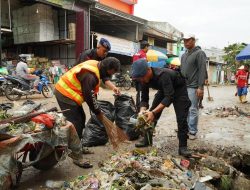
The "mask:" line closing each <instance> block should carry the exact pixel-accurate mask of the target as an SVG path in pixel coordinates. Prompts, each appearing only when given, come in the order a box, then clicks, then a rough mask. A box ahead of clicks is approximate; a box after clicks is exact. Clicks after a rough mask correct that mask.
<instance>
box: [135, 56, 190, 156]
mask: <svg viewBox="0 0 250 190" xmlns="http://www.w3.org/2000/svg"><path fill="white" fill-rule="evenodd" d="M131 75H132V78H133V79H134V80H136V81H139V82H140V83H141V85H142V100H141V103H140V112H141V113H143V114H144V115H145V116H146V117H147V121H148V122H150V123H152V122H157V120H158V119H159V118H160V116H161V113H162V111H163V109H164V108H165V107H169V106H170V105H171V104H172V103H173V106H174V109H175V114H176V119H177V124H178V139H179V154H180V155H183V156H190V155H191V152H190V151H189V150H188V149H187V138H188V135H187V133H188V124H187V115H188V110H189V107H190V105H191V103H190V100H189V99H188V94H187V88H186V83H185V79H184V78H183V77H182V75H181V73H180V71H176V70H171V69H167V68H151V67H148V64H147V61H146V60H145V59H139V60H137V61H135V62H134V63H133V64H132V71H131ZM149 88H153V89H156V90H158V91H157V93H156V94H155V98H154V100H153V103H152V106H151V108H150V109H149V110H147V109H148V108H149V104H148V102H149ZM152 143H153V142H152V131H148V133H147V135H145V137H144V139H143V141H141V142H140V143H139V144H136V146H137V147H146V146H149V145H152Z"/></svg>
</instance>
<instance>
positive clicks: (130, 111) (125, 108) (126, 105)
mask: <svg viewBox="0 0 250 190" xmlns="http://www.w3.org/2000/svg"><path fill="white" fill-rule="evenodd" d="M114 105H115V113H116V117H115V123H116V125H117V126H118V127H120V128H121V129H123V131H124V132H125V133H126V134H127V136H128V138H129V140H136V139H138V137H139V132H137V131H135V126H134V124H133V123H131V122H130V121H129V120H130V118H131V117H132V116H134V115H135V114H136V106H135V102H134V100H133V98H132V96H128V95H125V94H122V95H120V96H115V103H114Z"/></svg>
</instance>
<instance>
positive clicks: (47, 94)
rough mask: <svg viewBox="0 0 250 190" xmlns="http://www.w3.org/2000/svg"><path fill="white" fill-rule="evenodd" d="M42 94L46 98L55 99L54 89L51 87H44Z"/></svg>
mask: <svg viewBox="0 0 250 190" xmlns="http://www.w3.org/2000/svg"><path fill="white" fill-rule="evenodd" d="M42 93H43V96H44V97H45V98H51V97H53V89H52V87H51V86H50V85H47V86H45V85H44V86H43V88H42Z"/></svg>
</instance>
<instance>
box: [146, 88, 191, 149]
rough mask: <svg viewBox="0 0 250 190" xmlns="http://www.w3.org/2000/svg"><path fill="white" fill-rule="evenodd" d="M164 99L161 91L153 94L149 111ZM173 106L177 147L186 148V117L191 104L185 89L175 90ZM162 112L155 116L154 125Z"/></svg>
mask: <svg viewBox="0 0 250 190" xmlns="http://www.w3.org/2000/svg"><path fill="white" fill-rule="evenodd" d="M163 98H164V94H163V92H162V91H160V90H159V91H158V92H157V93H156V94H155V97H154V100H153V103H152V106H151V108H150V111H152V110H153V109H154V108H156V107H157V106H158V105H159V104H160V103H161V101H162V100H163ZM173 106H174V110H175V115H176V120H177V125H178V139H179V147H187V139H188V123H187V116H188V110H189V107H190V106H191V102H190V100H189V98H188V94H187V89H186V87H185V88H184V87H183V88H182V87H181V88H179V89H177V90H175V97H174V100H173ZM161 114H162V112H160V113H158V114H156V123H157V121H158V119H159V118H160V116H161Z"/></svg>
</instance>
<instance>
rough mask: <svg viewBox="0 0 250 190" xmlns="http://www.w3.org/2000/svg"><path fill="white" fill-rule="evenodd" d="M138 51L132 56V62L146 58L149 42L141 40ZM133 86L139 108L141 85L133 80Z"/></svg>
mask: <svg viewBox="0 0 250 190" xmlns="http://www.w3.org/2000/svg"><path fill="white" fill-rule="evenodd" d="M140 45H141V46H140V48H141V49H140V51H138V52H137V53H136V54H135V55H134V56H133V62H135V61H137V60H138V59H147V52H148V47H149V46H150V45H149V43H148V42H147V41H145V40H143V41H141V43H140ZM135 88H136V92H137V93H136V107H137V109H139V107H140V99H141V86H140V83H139V82H137V81H136V82H135Z"/></svg>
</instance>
